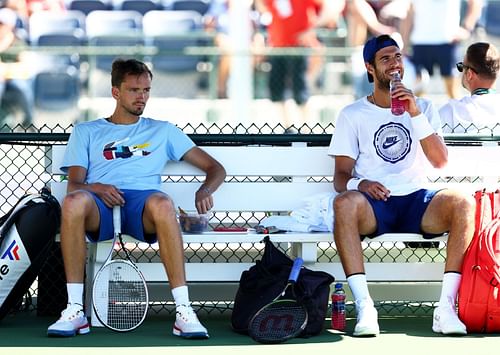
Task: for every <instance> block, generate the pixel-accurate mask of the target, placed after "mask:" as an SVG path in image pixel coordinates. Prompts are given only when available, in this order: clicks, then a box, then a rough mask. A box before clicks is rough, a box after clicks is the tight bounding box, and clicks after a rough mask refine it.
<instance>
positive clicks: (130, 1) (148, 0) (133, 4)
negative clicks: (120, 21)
mask: <svg viewBox="0 0 500 355" xmlns="http://www.w3.org/2000/svg"><path fill="white" fill-rule="evenodd" d="M115 8H116V9H117V10H127V11H137V12H139V13H141V14H142V15H144V14H145V13H146V12H148V11H153V10H161V9H162V5H161V3H160V2H159V1H158V0H120V1H118V2H117V3H116V5H115Z"/></svg>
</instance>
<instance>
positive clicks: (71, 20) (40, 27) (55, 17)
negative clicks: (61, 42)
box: [29, 10, 85, 45]
mask: <svg viewBox="0 0 500 355" xmlns="http://www.w3.org/2000/svg"><path fill="white" fill-rule="evenodd" d="M75 30H76V31H77V32H80V33H79V34H78V35H80V36H83V35H84V34H85V15H83V14H82V13H81V12H80V11H71V10H70V11H65V12H52V11H40V12H35V13H33V14H32V15H31V16H30V18H29V41H30V43H31V44H34V45H37V44H38V38H39V37H40V36H42V35H47V34H74V33H75Z"/></svg>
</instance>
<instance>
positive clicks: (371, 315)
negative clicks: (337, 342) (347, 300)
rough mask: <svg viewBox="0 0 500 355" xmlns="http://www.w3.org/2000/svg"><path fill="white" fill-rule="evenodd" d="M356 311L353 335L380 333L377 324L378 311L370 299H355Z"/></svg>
mask: <svg viewBox="0 0 500 355" xmlns="http://www.w3.org/2000/svg"><path fill="white" fill-rule="evenodd" d="M356 310H357V313H358V317H357V322H356V326H355V327H354V333H353V335H354V336H355V337H368V336H376V335H378V334H379V333H380V329H379V326H378V319H377V318H378V312H377V310H376V309H375V306H374V305H373V301H372V300H371V299H363V300H360V301H356Z"/></svg>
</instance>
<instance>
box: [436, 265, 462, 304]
mask: <svg viewBox="0 0 500 355" xmlns="http://www.w3.org/2000/svg"><path fill="white" fill-rule="evenodd" d="M461 280H462V274H459V273H458V272H446V273H445V274H444V275H443V285H442V288H441V297H439V305H441V306H452V307H453V309H455V306H456V302H457V293H458V288H459V287H460V281H461Z"/></svg>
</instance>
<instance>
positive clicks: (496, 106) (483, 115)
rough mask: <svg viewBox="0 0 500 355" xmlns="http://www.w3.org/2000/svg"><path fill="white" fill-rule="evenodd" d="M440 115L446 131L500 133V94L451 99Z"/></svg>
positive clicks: (440, 111) (442, 108)
mask: <svg viewBox="0 0 500 355" xmlns="http://www.w3.org/2000/svg"><path fill="white" fill-rule="evenodd" d="M439 115H440V116H441V122H442V123H443V132H444V133H474V134H478V133H479V134H481V133H484V134H491V133H492V131H493V134H500V94H484V95H472V96H465V97H463V98H461V99H459V100H456V99H451V100H450V101H448V103H446V104H445V105H443V107H441V109H440V110H439Z"/></svg>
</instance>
